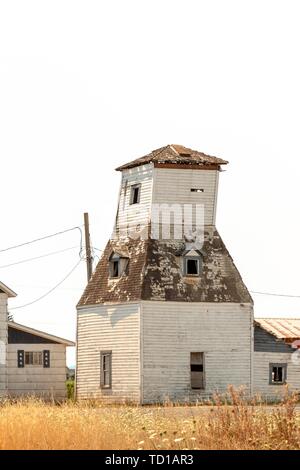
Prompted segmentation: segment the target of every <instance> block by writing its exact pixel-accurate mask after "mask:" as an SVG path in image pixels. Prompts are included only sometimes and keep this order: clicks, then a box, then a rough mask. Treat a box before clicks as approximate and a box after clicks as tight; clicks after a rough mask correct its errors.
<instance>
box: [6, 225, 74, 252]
mask: <svg viewBox="0 0 300 470" xmlns="http://www.w3.org/2000/svg"><path fill="white" fill-rule="evenodd" d="M72 230H79V231H80V236H81V241H80V247H81V249H82V230H81V228H80V227H72V228H68V229H66V230H62V231H60V232H56V233H52V234H51V235H45V236H44V237H40V238H36V239H34V240H30V241H28V242H24V243H20V244H19V245H14V246H9V247H8V248H4V249H2V250H0V253H3V252H5V251H9V250H14V249H15V248H20V247H22V246H25V245H30V244H31V243H36V242H40V241H42V240H46V239H47V238H52V237H56V236H58V235H63V234H64V233H67V232H71V231H72Z"/></svg>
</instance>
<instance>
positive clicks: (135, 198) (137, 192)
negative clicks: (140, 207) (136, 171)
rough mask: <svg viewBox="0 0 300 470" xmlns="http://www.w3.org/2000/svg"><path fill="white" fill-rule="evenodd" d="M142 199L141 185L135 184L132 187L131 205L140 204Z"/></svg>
mask: <svg viewBox="0 0 300 470" xmlns="http://www.w3.org/2000/svg"><path fill="white" fill-rule="evenodd" d="M140 198H141V185H140V184H135V185H133V186H131V193H130V204H139V202H140Z"/></svg>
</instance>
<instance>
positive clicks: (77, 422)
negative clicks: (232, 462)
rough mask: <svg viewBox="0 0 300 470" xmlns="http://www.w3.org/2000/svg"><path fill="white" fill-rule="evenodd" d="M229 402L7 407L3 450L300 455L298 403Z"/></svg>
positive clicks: (1, 416) (239, 397) (236, 398)
mask: <svg viewBox="0 0 300 470" xmlns="http://www.w3.org/2000/svg"><path fill="white" fill-rule="evenodd" d="M229 395H230V401H229V400H228V401H227V403H226V402H225V403H224V398H223V399H222V400H221V399H220V397H216V398H215V400H214V404H211V405H205V406H197V407H189V406H186V407H176V406H171V405H170V404H169V405H166V406H162V407H133V406H125V405H124V406H110V407H109V406H101V405H99V404H95V403H94V404H93V403H85V404H82V403H80V404H76V403H72V402H68V403H66V404H63V405H60V406H58V405H55V404H46V403H43V402H42V401H38V400H30V399H28V400H24V401H18V402H15V403H12V402H9V401H7V402H4V403H2V404H1V405H0V449H1V450H2V449H105V450H111V449H114V450H117V449H120V450H121V449H122V450H124V449H130V450H133V449H147V450H153V449H158V450H163V449H165V450H168V449H176V450H179V449H188V450H192V449H264V450H265V449H300V414H299V412H298V411H297V401H296V397H293V396H287V397H286V398H285V399H284V400H283V401H282V403H280V404H279V405H277V406H274V407H266V406H265V405H264V404H262V403H260V402H259V401H258V400H256V401H253V403H250V404H249V403H246V401H245V400H244V398H243V394H242V393H241V392H236V391H235V390H233V389H231V390H229Z"/></svg>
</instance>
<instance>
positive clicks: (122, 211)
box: [117, 164, 153, 229]
mask: <svg viewBox="0 0 300 470" xmlns="http://www.w3.org/2000/svg"><path fill="white" fill-rule="evenodd" d="M152 183H153V165H152V164H148V165H142V166H138V167H136V168H132V169H130V170H125V171H123V172H122V181H121V190H120V199H119V208H118V217H117V227H118V228H120V229H122V228H124V227H127V225H128V224H130V225H132V224H133V226H134V227H135V226H136V225H138V224H146V223H148V222H149V217H150V208H151V200H152ZM135 184H141V195H140V202H139V204H130V194H131V186H133V185H135Z"/></svg>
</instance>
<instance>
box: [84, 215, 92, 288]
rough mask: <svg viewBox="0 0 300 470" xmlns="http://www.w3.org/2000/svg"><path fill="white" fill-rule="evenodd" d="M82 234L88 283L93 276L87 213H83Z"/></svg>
mask: <svg viewBox="0 0 300 470" xmlns="http://www.w3.org/2000/svg"><path fill="white" fill-rule="evenodd" d="M84 233H85V252H86V270H87V280H88V282H89V280H90V279H91V277H92V274H93V258H92V253H91V240H90V224H89V214H88V213H87V212H85V213H84Z"/></svg>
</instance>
